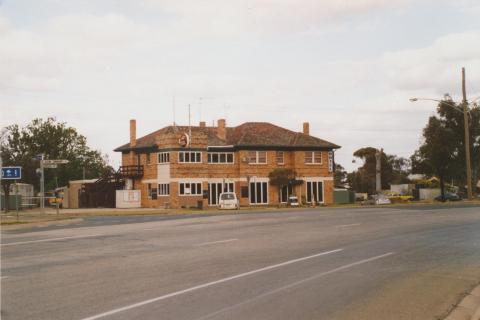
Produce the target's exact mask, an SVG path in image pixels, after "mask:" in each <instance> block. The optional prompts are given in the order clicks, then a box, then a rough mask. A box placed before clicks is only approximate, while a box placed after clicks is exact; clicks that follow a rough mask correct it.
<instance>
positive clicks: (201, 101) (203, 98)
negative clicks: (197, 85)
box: [198, 97, 214, 121]
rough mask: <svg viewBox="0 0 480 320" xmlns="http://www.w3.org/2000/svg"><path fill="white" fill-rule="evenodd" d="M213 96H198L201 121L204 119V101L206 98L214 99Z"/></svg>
mask: <svg viewBox="0 0 480 320" xmlns="http://www.w3.org/2000/svg"><path fill="white" fill-rule="evenodd" d="M213 99H214V98H212V97H200V98H198V113H199V121H202V109H203V101H204V100H213Z"/></svg>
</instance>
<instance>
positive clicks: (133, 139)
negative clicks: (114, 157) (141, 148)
mask: <svg viewBox="0 0 480 320" xmlns="http://www.w3.org/2000/svg"><path fill="white" fill-rule="evenodd" d="M136 145H137V121H136V120H135V119H132V120H130V147H135V146H136Z"/></svg>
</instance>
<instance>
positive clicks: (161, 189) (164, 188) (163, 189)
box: [158, 183, 170, 196]
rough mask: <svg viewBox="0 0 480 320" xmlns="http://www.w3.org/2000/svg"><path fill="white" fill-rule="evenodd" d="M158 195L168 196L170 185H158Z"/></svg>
mask: <svg viewBox="0 0 480 320" xmlns="http://www.w3.org/2000/svg"><path fill="white" fill-rule="evenodd" d="M158 195H159V196H168V195H170V184H169V183H160V184H159V185H158Z"/></svg>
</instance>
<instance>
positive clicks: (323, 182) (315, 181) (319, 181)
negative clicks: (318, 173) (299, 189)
mask: <svg viewBox="0 0 480 320" xmlns="http://www.w3.org/2000/svg"><path fill="white" fill-rule="evenodd" d="M309 183H312V184H313V183H316V184H317V199H318V195H319V193H318V191H319V190H318V183H322V201H320V202H317V204H318V203H325V181H324V180H307V181H305V201H306V202H307V203H312V201H308V196H309V195H308V184H309ZM311 188H313V186H312V187H311Z"/></svg>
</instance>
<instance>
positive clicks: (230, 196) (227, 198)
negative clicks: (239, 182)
mask: <svg viewBox="0 0 480 320" xmlns="http://www.w3.org/2000/svg"><path fill="white" fill-rule="evenodd" d="M218 207H219V208H220V209H232V210H237V209H240V201H238V199H237V195H236V194H235V192H223V193H221V194H220V197H219V199H218Z"/></svg>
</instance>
